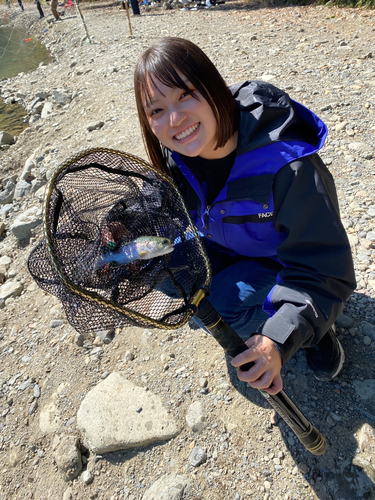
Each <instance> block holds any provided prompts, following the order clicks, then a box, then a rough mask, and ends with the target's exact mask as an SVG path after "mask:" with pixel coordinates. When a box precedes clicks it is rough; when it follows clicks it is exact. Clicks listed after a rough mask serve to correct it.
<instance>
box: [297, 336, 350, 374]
mask: <svg viewBox="0 0 375 500" xmlns="http://www.w3.org/2000/svg"><path fill="white" fill-rule="evenodd" d="M305 352H306V359H307V364H308V365H309V368H310V369H311V370H312V371H313V372H314V376H315V378H317V379H318V380H322V381H323V382H327V381H329V380H332V379H333V378H335V377H337V375H338V374H339V373H340V371H341V369H342V367H343V364H344V361H345V354H344V349H343V348H342V345H341V344H340V342H339V341H338V340H337V338H336V334H335V329H334V327H331V328H330V329H329V330H328V332H327V333H326V334H325V335H324V337H323V338H322V339H321V340H320V342H319V343H318V344H316V345H315V346H314V347H308V348H306V349H305Z"/></svg>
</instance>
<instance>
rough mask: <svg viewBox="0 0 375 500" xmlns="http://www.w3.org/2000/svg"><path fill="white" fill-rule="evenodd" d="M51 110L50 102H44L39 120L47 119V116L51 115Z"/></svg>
mask: <svg viewBox="0 0 375 500" xmlns="http://www.w3.org/2000/svg"><path fill="white" fill-rule="evenodd" d="M52 110H53V105H52V102H46V103H44V106H43V109H42V112H41V115H40V116H41V118H43V119H45V118H48V116H49V115H50V114H51V113H52Z"/></svg>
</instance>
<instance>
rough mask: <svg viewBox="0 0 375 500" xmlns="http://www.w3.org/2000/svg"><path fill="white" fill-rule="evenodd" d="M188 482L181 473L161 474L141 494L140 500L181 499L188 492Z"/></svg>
mask: <svg viewBox="0 0 375 500" xmlns="http://www.w3.org/2000/svg"><path fill="white" fill-rule="evenodd" d="M189 488H190V483H189V480H188V478H187V476H185V475H183V474H171V475H170V476H167V475H165V476H162V477H161V478H160V479H158V480H157V481H155V483H154V484H153V485H152V486H151V487H150V489H149V490H148V491H146V493H145V494H144V495H143V497H142V500H183V498H185V494H186V493H189Z"/></svg>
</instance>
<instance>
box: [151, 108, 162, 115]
mask: <svg viewBox="0 0 375 500" xmlns="http://www.w3.org/2000/svg"><path fill="white" fill-rule="evenodd" d="M160 112H161V109H160V108H157V109H153V110H152V111H151V113H150V116H156V115H157V114H159V113H160Z"/></svg>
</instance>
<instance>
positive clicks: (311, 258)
mask: <svg viewBox="0 0 375 500" xmlns="http://www.w3.org/2000/svg"><path fill="white" fill-rule="evenodd" d="M231 91H232V93H233V96H234V99H235V101H236V104H237V108H238V111H239V129H238V144H237V149H236V158H235V161H234V164H233V166H232V169H231V172H230V174H229V177H228V179H227V181H226V183H225V186H224V187H223V189H222V190H221V192H220V193H219V195H218V196H217V197H216V199H215V200H214V202H213V203H212V204H211V205H210V206H208V205H207V202H206V199H205V194H204V192H205V191H204V189H203V186H202V185H201V184H200V183H199V181H198V180H197V178H196V177H195V176H194V175H193V173H192V172H191V170H190V169H189V168H188V167H187V166H186V165H185V164H184V162H183V161H182V158H181V157H180V156H179V155H178V154H177V153H176V152H173V153H172V152H169V151H168V152H167V154H168V161H167V162H168V166H169V169H170V173H171V176H172V177H173V179H174V181H175V182H176V184H177V185H178V187H179V189H180V191H181V193H182V195H183V196H184V198H185V200H186V203H187V206H188V208H189V210H190V213H191V215H192V218H193V220H194V222H195V224H196V226H197V228H198V229H199V231H200V232H201V233H202V234H203V235H204V236H205V237H206V238H207V240H208V241H210V242H214V243H215V244H218V245H220V246H221V247H224V248H225V249H227V251H228V252H231V253H235V254H239V255H243V256H246V257H253V258H258V257H262V258H264V257H267V258H269V259H272V260H273V261H277V262H278V263H279V264H280V265H281V270H280V272H279V274H278V276H277V283H275V286H274V287H273V288H272V290H270V291H269V293H268V295H267V297H266V298H265V300H264V304H263V309H264V310H265V311H266V312H267V313H268V314H269V315H270V316H269V319H268V320H267V321H266V322H265V323H264V324H263V325H262V327H261V328H260V332H261V333H262V334H263V335H266V336H268V337H269V338H271V339H272V340H273V341H274V342H275V343H276V344H277V345H278V347H279V350H280V352H281V354H282V358H283V362H285V361H287V360H288V359H290V357H291V356H292V355H293V354H294V353H295V352H296V351H297V350H298V349H299V348H300V347H309V346H312V345H315V344H316V343H317V342H318V341H319V340H320V339H321V337H322V336H323V335H324V334H325V333H326V331H327V330H328V328H329V327H330V326H331V325H332V324H333V322H334V321H335V320H336V319H337V317H338V315H339V314H340V312H341V311H342V309H343V306H344V302H345V300H346V299H347V298H348V297H349V295H350V294H351V292H352V291H353V290H354V289H355V286H356V284H355V277H354V270H353V262H352V256H351V251H350V246H349V242H348V238H347V236H346V233H345V230H344V228H343V226H342V223H341V221H340V215H339V207H338V201H337V195H336V189H335V185H334V181H333V178H332V176H331V174H330V173H329V171H328V170H327V168H326V167H325V165H324V163H323V162H322V160H321V159H320V157H319V155H318V154H317V152H318V151H319V149H321V148H322V146H323V144H324V142H325V139H326V136H327V128H326V126H325V124H324V123H323V122H322V121H321V120H320V119H319V118H318V117H317V116H316V115H315V114H314V113H312V112H311V111H310V110H309V109H307V108H305V107H304V106H302V105H301V104H299V103H297V102H295V101H293V100H292V99H290V98H289V96H288V94H286V93H285V92H283V91H281V90H280V89H277V88H276V87H274V86H273V85H271V84H268V83H264V82H259V81H250V82H245V83H243V84H240V85H235V86H233V87H231Z"/></svg>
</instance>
